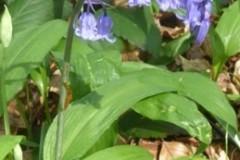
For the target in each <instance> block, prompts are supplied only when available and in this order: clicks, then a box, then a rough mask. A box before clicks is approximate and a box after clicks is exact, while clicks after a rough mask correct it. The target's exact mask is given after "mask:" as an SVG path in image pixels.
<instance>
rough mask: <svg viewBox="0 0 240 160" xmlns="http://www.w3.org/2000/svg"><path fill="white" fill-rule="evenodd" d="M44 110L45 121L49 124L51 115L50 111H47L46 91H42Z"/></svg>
mask: <svg viewBox="0 0 240 160" xmlns="http://www.w3.org/2000/svg"><path fill="white" fill-rule="evenodd" d="M43 97H44V102H43V103H44V104H43V105H44V110H45V115H46V120H47V123H48V125H50V124H51V122H52V119H51V115H50V112H49V106H48V95H47V93H46V92H44V96H43Z"/></svg>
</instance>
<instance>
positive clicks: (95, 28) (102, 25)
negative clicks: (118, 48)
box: [73, 0, 116, 43]
mask: <svg viewBox="0 0 240 160" xmlns="http://www.w3.org/2000/svg"><path fill="white" fill-rule="evenodd" d="M84 3H86V4H87V11H86V12H83V13H82V15H81V16H80V17H79V19H78V20H77V21H76V22H75V23H74V26H73V27H74V29H75V35H76V36H78V37H81V38H82V39H84V40H90V41H96V40H100V39H106V40H107V41H108V42H110V43H113V42H115V40H116V39H115V38H113V37H112V33H111V29H112V26H113V22H112V20H111V18H110V17H109V16H108V15H107V14H106V11H105V10H104V14H103V15H101V16H99V18H98V20H97V21H96V19H95V17H94V15H93V14H92V13H91V12H90V8H92V10H93V11H94V8H93V6H92V4H102V5H104V3H102V2H101V1H99V0H85V1H84Z"/></svg>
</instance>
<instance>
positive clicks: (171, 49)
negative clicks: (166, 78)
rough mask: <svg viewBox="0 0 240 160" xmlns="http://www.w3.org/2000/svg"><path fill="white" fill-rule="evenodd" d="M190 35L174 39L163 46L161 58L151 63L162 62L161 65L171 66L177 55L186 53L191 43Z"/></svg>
mask: <svg viewBox="0 0 240 160" xmlns="http://www.w3.org/2000/svg"><path fill="white" fill-rule="evenodd" d="M191 42H192V41H191V38H190V33H187V34H185V35H184V36H181V37H179V38H177V39H174V40H172V41H170V42H168V43H166V44H164V45H163V46H162V52H161V53H160V56H161V58H157V59H153V60H151V61H160V63H161V64H169V63H170V62H172V61H173V60H174V59H175V58H176V56H177V55H179V54H182V53H184V52H186V51H187V50H188V49H189V47H190V43H191Z"/></svg>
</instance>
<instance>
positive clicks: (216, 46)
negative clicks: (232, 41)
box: [208, 27, 228, 79]
mask: <svg viewBox="0 0 240 160" xmlns="http://www.w3.org/2000/svg"><path fill="white" fill-rule="evenodd" d="M208 41H209V46H210V52H211V55H212V61H213V72H214V79H216V78H217V76H218V74H219V73H220V71H221V70H222V68H223V66H224V64H225V62H226V60H227V58H228V56H227V55H226V54H224V50H225V48H224V45H223V42H222V40H221V38H220V37H219V34H218V33H217V32H216V31H215V30H214V29H213V28H212V27H211V28H210V30H209V36H208Z"/></svg>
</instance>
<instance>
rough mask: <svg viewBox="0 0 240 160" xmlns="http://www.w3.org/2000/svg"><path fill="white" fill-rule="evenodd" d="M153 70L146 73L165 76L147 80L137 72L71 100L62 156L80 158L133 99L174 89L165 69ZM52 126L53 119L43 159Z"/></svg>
mask: <svg viewBox="0 0 240 160" xmlns="http://www.w3.org/2000/svg"><path fill="white" fill-rule="evenodd" d="M154 72H155V71H153V74H152V73H151V72H150V73H151V74H149V75H154V74H155V75H159V74H160V75H161V76H163V77H165V78H164V79H159V77H158V76H156V77H151V76H150V79H149V77H148V76H146V74H148V72H140V73H139V72H138V73H135V74H132V75H129V76H126V77H123V78H120V79H119V80H116V81H111V82H110V83H107V84H105V85H102V86H100V87H99V88H97V89H96V90H95V91H93V92H91V93H90V94H89V95H87V96H86V97H84V98H82V99H81V100H79V101H75V102H73V103H72V104H71V105H70V106H69V107H68V108H69V109H67V111H66V112H65V124H64V126H65V127H64V131H65V132H64V134H63V149H62V156H63V157H62V159H63V160H65V159H66V160H68V159H75V158H80V157H82V156H83V155H84V154H85V153H86V152H87V151H88V149H89V148H90V147H91V146H93V145H94V144H95V143H96V141H97V140H98V139H99V137H100V136H101V135H102V134H103V133H104V131H105V130H106V129H107V128H108V127H109V126H110V125H111V124H112V123H113V122H114V121H115V120H116V119H117V118H118V117H119V116H120V115H121V114H123V113H124V112H125V111H126V110H128V109H129V108H130V106H131V105H133V104H135V103H136V102H137V101H139V100H141V99H143V98H146V97H148V96H151V95H154V94H156V93H159V92H164V91H165V92H166V91H172V90H174V87H173V86H172V83H171V80H170V79H171V75H170V74H169V73H168V72H156V73H154ZM149 80H150V82H149ZM126 82H127V83H126ZM163 84H164V85H163ZM123 86H124V87H123ZM126 88H127V89H126ZM129 95H131V96H130V97H129ZM106 117H107V118H106ZM56 125H57V119H56V118H55V120H54V122H53V123H52V125H51V127H50V128H49V131H48V133H47V136H46V140H45V145H44V159H54V148H55V141H56V139H55V138H56V136H55V135H56V127H57V126H56ZM80 142H81V143H80ZM73 148H81V149H79V150H78V149H73Z"/></svg>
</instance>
